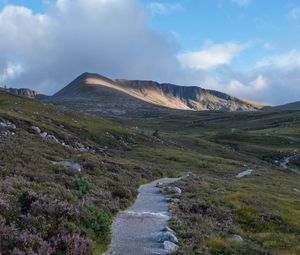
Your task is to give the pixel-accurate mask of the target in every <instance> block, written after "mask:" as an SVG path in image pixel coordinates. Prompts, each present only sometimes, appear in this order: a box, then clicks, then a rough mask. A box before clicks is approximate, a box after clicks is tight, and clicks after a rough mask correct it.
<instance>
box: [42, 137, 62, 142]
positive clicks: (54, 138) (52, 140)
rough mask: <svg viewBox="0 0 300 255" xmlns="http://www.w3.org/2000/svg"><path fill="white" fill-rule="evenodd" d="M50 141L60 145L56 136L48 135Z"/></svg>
mask: <svg viewBox="0 0 300 255" xmlns="http://www.w3.org/2000/svg"><path fill="white" fill-rule="evenodd" d="M45 138H46V139H47V140H48V141H51V142H55V143H60V142H59V141H58V139H57V138H56V137H55V136H54V135H46V137H45Z"/></svg>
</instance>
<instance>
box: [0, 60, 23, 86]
mask: <svg viewBox="0 0 300 255" xmlns="http://www.w3.org/2000/svg"><path fill="white" fill-rule="evenodd" d="M1 69H2V72H1V73H0V84H2V85H5V83H6V82H7V81H10V80H12V79H15V78H16V77H18V76H19V75H20V74H21V73H23V71H24V69H23V66H22V65H21V64H16V63H11V62H8V63H7V64H6V66H4V67H2V68H1Z"/></svg>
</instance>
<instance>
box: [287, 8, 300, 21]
mask: <svg viewBox="0 0 300 255" xmlns="http://www.w3.org/2000/svg"><path fill="white" fill-rule="evenodd" d="M288 17H289V18H290V19H293V20H298V19H299V18H300V6H298V7H295V8H294V9H292V10H291V11H290V12H289V14H288Z"/></svg>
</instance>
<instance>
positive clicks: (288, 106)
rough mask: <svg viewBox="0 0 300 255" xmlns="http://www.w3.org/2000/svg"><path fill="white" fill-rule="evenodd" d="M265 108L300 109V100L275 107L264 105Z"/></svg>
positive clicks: (277, 109) (279, 109)
mask: <svg viewBox="0 0 300 255" xmlns="http://www.w3.org/2000/svg"><path fill="white" fill-rule="evenodd" d="M263 110H270V111H290V110H300V101H298V102H294V103H289V104H284V105H278V106H273V107H264V108H263Z"/></svg>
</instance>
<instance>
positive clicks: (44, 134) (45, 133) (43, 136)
mask: <svg viewBox="0 0 300 255" xmlns="http://www.w3.org/2000/svg"><path fill="white" fill-rule="evenodd" d="M47 135H48V134H47V132H43V133H41V134H40V136H41V137H42V138H46V136H47Z"/></svg>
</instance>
